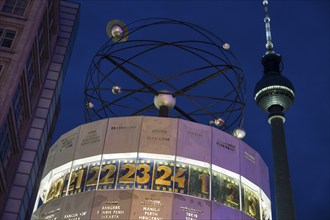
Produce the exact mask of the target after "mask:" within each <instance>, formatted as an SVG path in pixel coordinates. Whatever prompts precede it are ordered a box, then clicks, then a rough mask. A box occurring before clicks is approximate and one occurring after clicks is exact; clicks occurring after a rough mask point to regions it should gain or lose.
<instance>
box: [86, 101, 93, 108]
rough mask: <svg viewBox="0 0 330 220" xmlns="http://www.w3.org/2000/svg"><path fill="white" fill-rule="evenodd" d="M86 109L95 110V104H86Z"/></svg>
mask: <svg viewBox="0 0 330 220" xmlns="http://www.w3.org/2000/svg"><path fill="white" fill-rule="evenodd" d="M86 108H88V109H92V108H94V104H93V103H91V102H87V103H86Z"/></svg>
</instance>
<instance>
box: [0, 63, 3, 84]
mask: <svg viewBox="0 0 330 220" xmlns="http://www.w3.org/2000/svg"><path fill="white" fill-rule="evenodd" d="M3 69H4V66H3V65H2V64H0V82H1V78H2V71H4V70H3Z"/></svg>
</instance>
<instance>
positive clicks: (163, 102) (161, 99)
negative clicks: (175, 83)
mask: <svg viewBox="0 0 330 220" xmlns="http://www.w3.org/2000/svg"><path fill="white" fill-rule="evenodd" d="M162 92H163V93H162ZM162 92H160V93H159V94H158V95H157V96H155V97H154V105H155V106H156V107H157V108H158V109H160V107H161V106H167V107H168V108H173V107H174V106H175V103H176V99H175V97H173V95H172V94H171V93H170V92H168V91H162Z"/></svg>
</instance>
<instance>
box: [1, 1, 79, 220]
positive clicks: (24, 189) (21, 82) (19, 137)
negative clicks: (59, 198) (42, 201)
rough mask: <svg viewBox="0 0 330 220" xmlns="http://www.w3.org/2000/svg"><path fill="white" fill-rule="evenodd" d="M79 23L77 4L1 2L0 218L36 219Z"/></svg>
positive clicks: (65, 2)
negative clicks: (33, 216) (38, 195)
mask: <svg viewBox="0 0 330 220" xmlns="http://www.w3.org/2000/svg"><path fill="white" fill-rule="evenodd" d="M78 22H79V4H76V3H71V2H67V1H60V0H44V1H39V0H1V1H0V106H1V108H0V198H1V199H0V213H1V216H0V218H2V219H30V216H31V214H32V210H33V205H34V202H35V198H36V193H37V189H38V188H39V181H40V178H41V174H42V170H43V169H42V168H43V165H44V162H45V158H46V156H47V152H48V147H49V146H48V145H49V143H50V139H51V136H52V133H53V130H54V125H55V122H56V117H57V115H58V111H59V108H60V102H59V98H60V91H61V86H62V82H63V79H64V77H65V72H66V70H67V65H68V63H69V59H70V54H71V50H72V47H73V44H74V40H75V35H76V32H77V29H78Z"/></svg>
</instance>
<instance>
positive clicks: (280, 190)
mask: <svg viewBox="0 0 330 220" xmlns="http://www.w3.org/2000/svg"><path fill="white" fill-rule="evenodd" d="M263 5H264V9H265V19H264V22H265V27H266V39H267V43H266V48H267V51H266V54H265V55H264V56H263V57H262V59H261V62H262V65H263V67H264V76H263V78H262V79H261V80H260V81H259V82H258V83H257V85H256V87H255V96H254V99H255V101H256V103H257V105H258V106H259V107H260V108H261V109H262V110H263V111H266V112H268V123H269V124H270V125H271V130H272V145H273V160H274V174H275V202H276V215H277V219H295V210H294V204H293V196H292V190H291V178H290V170H289V163H288V157H287V152H286V143H285V133H284V122H285V116H284V112H285V111H286V110H287V109H288V108H289V107H290V106H291V104H292V103H293V100H294V97H295V93H294V88H293V85H292V83H291V82H290V81H289V80H288V79H287V78H286V77H284V76H283V75H282V74H281V71H282V69H281V67H280V64H281V55H279V54H277V53H275V52H274V50H273V43H272V38H271V31H270V18H269V16H268V8H267V6H268V0H264V1H263Z"/></svg>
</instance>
